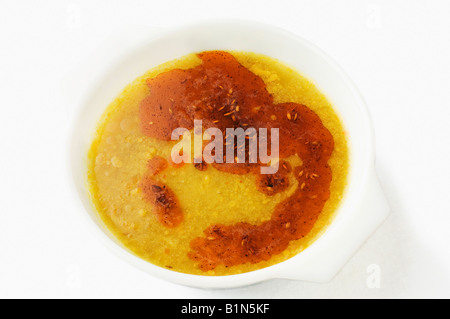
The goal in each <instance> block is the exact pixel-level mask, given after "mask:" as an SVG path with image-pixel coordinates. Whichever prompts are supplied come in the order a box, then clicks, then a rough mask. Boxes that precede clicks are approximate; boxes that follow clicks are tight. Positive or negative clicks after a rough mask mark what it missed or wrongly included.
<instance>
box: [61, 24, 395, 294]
mask: <svg viewBox="0 0 450 319" xmlns="http://www.w3.org/2000/svg"><path fill="white" fill-rule="evenodd" d="M115 45H116V46H120V45H121V43H115ZM205 50H237V51H251V52H255V53H261V54H265V55H268V56H270V57H273V58H275V59H278V60H280V61H282V62H284V63H285V64H287V65H289V66H291V67H293V68H294V69H297V70H298V71H299V72H300V73H301V74H303V75H304V76H306V77H307V78H309V79H310V80H311V81H312V82H313V83H315V85H316V86H317V87H318V88H319V90H321V91H322V92H323V93H324V94H325V95H326V96H327V98H328V99H329V100H330V102H331V103H332V105H333V106H334V108H335V111H336V112H337V113H338V115H339V116H340V117H341V119H342V121H343V125H344V126H345V129H346V131H347V132H348V136H349V147H350V170H349V177H348V178H349V179H348V181H349V182H348V187H347V190H346V193H345V196H344V198H343V200H342V203H341V205H340V207H339V209H338V211H337V213H336V214H337V215H336V218H335V219H334V221H333V223H332V224H331V225H330V226H329V227H328V228H327V229H326V231H325V233H324V234H323V235H322V236H321V237H320V238H318V239H317V240H316V241H315V242H314V243H313V244H312V245H310V246H309V247H308V248H307V249H306V250H304V251H303V252H301V253H299V254H298V255H296V256H294V257H293V258H291V259H289V260H287V261H284V262H282V263H279V264H276V265H273V266H270V267H267V268H264V269H261V270H257V271H252V272H249V273H244V274H239V275H231V276H215V277H214V276H213V277H211V276H198V275H188V274H183V273H178V272H175V271H171V270H168V269H164V268H161V267H158V266H155V265H153V264H151V263H149V262H147V261H144V260H142V259H140V258H138V257H137V256H135V255H134V254H132V253H131V252H130V251H129V250H128V249H126V248H125V247H124V246H123V245H122V244H121V243H120V242H119V241H118V240H117V239H116V238H115V237H114V236H113V235H112V234H111V232H110V231H109V230H108V229H107V228H106V227H105V225H104V224H103V223H102V221H101V220H100V218H99V216H98V214H97V212H96V210H95V208H94V206H93V204H92V202H91V200H90V197H89V193H88V189H87V187H86V185H87V152H88V149H89V147H90V144H91V141H92V139H93V136H94V133H95V129H96V126H97V123H98V120H99V119H100V117H101V115H102V113H103V112H104V110H105V108H106V107H107V106H108V105H109V104H110V102H111V101H113V100H114V98H115V97H116V96H117V94H118V93H119V92H121V91H122V89H123V88H124V87H125V86H126V85H127V84H128V83H130V82H132V81H133V80H134V79H135V78H137V77H139V76H141V75H142V74H143V73H144V72H145V71H147V70H149V69H151V68H153V67H155V66H157V65H159V64H161V63H163V62H166V61H169V60H172V59H176V58H178V57H181V56H184V55H186V54H188V53H192V52H198V51H205ZM125 51H126V52H123V54H122V53H121V56H120V57H119V58H117V59H116V60H115V61H113V63H109V64H107V65H101V63H99V61H96V64H93V65H92V66H91V67H92V69H90V71H91V72H92V74H94V73H95V72H94V71H95V68H97V69H98V70H101V71H100V74H99V76H98V77H96V80H95V81H94V82H95V83H92V84H91V85H90V87H89V88H86V89H81V92H80V91H78V94H79V100H78V101H79V103H78V110H77V116H76V118H75V121H74V126H73V131H72V136H71V141H70V154H69V157H70V171H71V172H70V173H71V177H72V178H73V183H72V184H73V185H74V186H75V187H74V192H75V196H76V202H78V203H81V204H82V206H83V207H82V208H80V211H81V213H82V214H84V215H86V216H87V217H88V222H89V225H91V226H93V230H94V231H95V232H96V233H97V234H98V235H99V237H100V238H101V240H102V241H103V242H104V243H105V244H106V245H107V246H108V247H109V248H110V249H111V250H112V251H113V252H115V253H116V254H117V255H118V256H120V257H121V258H122V259H124V260H126V261H128V262H129V263H130V264H132V265H135V266H137V267H139V268H140V269H142V270H144V271H145V272H147V273H149V274H151V275H154V276H156V277H159V278H163V279H166V280H168V281H171V282H174V283H179V284H183V285H188V286H194V287H202V288H229V287H237V286H243V285H249V284H253V283H257V282H261V281H265V280H268V279H273V278H284V279H293V280H303V281H312V282H328V281H330V280H331V279H332V278H333V277H334V276H335V275H336V274H337V273H338V271H339V270H340V269H341V268H342V267H343V266H344V264H345V263H346V262H347V261H348V260H349V259H350V257H351V256H352V255H353V254H354V253H355V252H356V251H357V249H358V248H359V247H360V246H361V245H362V244H363V243H364V242H365V240H366V239H367V238H368V237H369V236H370V235H371V234H372V233H373V232H374V231H375V229H376V228H377V227H378V226H379V225H380V224H381V223H382V221H383V220H384V219H385V218H386V217H387V215H388V214H389V207H388V205H387V202H386V200H385V197H384V195H383V193H382V190H381V189H380V186H379V182H378V180H377V177H376V174H375V168H374V158H375V152H374V137H373V131H372V124H371V121H370V118H369V114H368V111H367V109H366V105H365V102H364V101H363V99H362V97H361V95H360V94H359V92H358V90H357V89H356V88H355V86H354V84H353V83H352V82H351V81H350V79H349V78H348V77H347V75H346V74H345V73H344V72H343V71H342V70H341V68H340V67H339V66H338V65H337V64H336V63H335V62H333V61H332V60H331V59H330V58H329V57H328V56H327V55H326V54H324V53H323V52H322V51H321V50H320V49H318V48H317V47H315V46H314V45H312V44H311V43H309V42H308V41H306V40H304V39H302V38H300V37H298V36H296V35H294V34H291V33H288V32H286V31H283V30H280V29H278V28H275V27H273V26H269V25H263V24H259V23H254V22H245V21H235V20H233V21H211V22H202V23H197V24H192V25H186V26H183V27H179V28H176V29H174V30H170V31H165V32H160V33H159V34H157V35H155V34H154V33H151V32H149V34H148V36H143V37H141V38H140V39H139V40H138V41H137V43H135V45H133V46H132V48H131V49H127V50H125ZM100 62H101V61H100ZM97 74H98V72H97Z"/></svg>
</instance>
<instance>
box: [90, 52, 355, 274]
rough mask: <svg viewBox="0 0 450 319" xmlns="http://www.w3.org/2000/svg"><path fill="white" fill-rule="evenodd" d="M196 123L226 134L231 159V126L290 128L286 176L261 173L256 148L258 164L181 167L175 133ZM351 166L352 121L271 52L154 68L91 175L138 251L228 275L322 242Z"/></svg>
mask: <svg viewBox="0 0 450 319" xmlns="http://www.w3.org/2000/svg"><path fill="white" fill-rule="evenodd" d="M194 120H201V121H202V125H203V130H206V129H208V128H217V129H219V130H220V131H222V132H224V134H223V139H224V140H223V141H224V149H223V151H224V152H223V153H224V155H223V156H224V157H223V160H224V162H226V156H227V154H226V151H225V147H226V134H225V132H226V128H243V129H248V128H255V129H256V131H257V132H258V130H259V129H261V128H266V129H268V131H269V132H270V130H271V129H273V128H277V129H279V154H280V159H279V161H278V171H277V172H276V173H273V174H261V170H260V169H261V168H262V167H264V166H266V165H267V163H263V162H261V161H258V162H256V163H249V161H248V158H249V156H250V153H251V150H250V148H249V146H248V145H249V144H250V141H248V142H249V143H247V144H246V146H245V147H244V148H245V149H244V153H245V154H246V155H247V156H246V158H247V162H246V163H240V164H236V163H211V164H207V163H205V162H201V163H181V164H176V163H174V162H173V161H172V158H171V152H172V149H173V147H174V146H175V145H176V144H177V143H178V142H179V141H172V140H171V135H172V131H173V130H174V129H176V128H178V127H183V128H186V129H188V130H190V131H191V132H192V134H193V133H194V132H193V131H194ZM197 133H198V132H197ZM216 138H217V137H216ZM213 140H214V139H213ZM248 140H250V138H248ZM268 140H269V142H270V138H269V139H268ZM210 142H211V141H210V140H207V139H205V141H203V147H205V146H207V145H208V143H210ZM269 144H270V143H269ZM236 146H237V145H236ZM193 149H194V147H193V148H192V150H193ZM270 149H271V147H270V145H269V146H268V150H269V152H270ZM236 151H237V150H236ZM192 152H193V151H192ZM190 155H192V154H190ZM192 156H193V155H192ZM348 161H349V160H348V147H347V141H346V134H345V131H344V128H343V126H342V124H341V122H340V119H339V117H338V116H337V115H336V113H335V112H334V110H333V108H332V105H331V104H330V102H329V101H328V100H327V99H326V97H325V96H324V95H323V94H322V93H321V92H320V91H319V90H318V89H317V88H316V87H315V86H314V84H313V83H312V82H310V81H309V80H308V79H306V78H305V77H303V76H302V75H300V74H299V73H298V72H297V71H294V70H293V69H291V68H289V67H288V66H286V65H284V64H283V63H281V62H279V61H277V60H275V59H272V58H270V57H267V56H264V55H260V54H256V53H250V52H225V51H207V52H200V53H195V54H190V55H187V56H185V57H183V58H180V59H177V60H175V61H170V62H167V63H165V64H163V65H160V66H158V67H156V68H155V69H152V70H150V71H148V72H147V73H146V74H144V75H143V76H142V77H140V78H138V79H136V80H135V81H134V82H133V83H131V84H129V85H128V86H127V87H126V88H125V89H124V91H123V92H122V93H121V94H120V95H119V96H118V97H117V98H116V100H114V101H113V102H112V103H111V104H110V105H109V106H108V108H107V109H106V111H105V114H104V115H103V117H102V119H101V121H100V123H99V125H98V129H97V133H96V136H95V138H94V141H93V143H92V146H91V149H90V151H89V156H88V162H89V174H88V180H89V189H90V193H91V198H92V201H93V203H94V205H95V207H96V209H97V211H98V214H99V215H100V217H101V219H102V220H103V221H104V223H105V226H106V227H107V228H108V229H109V230H110V231H111V232H112V233H113V234H114V236H116V237H117V238H118V240H119V241H120V242H121V243H122V244H123V245H124V247H126V248H127V249H128V250H129V251H131V252H132V253H133V254H135V255H137V256H138V257H140V258H142V259H144V260H147V261H148V262H151V263H153V264H155V265H158V266H160V267H164V268H167V269H171V270H173V271H178V272H183V273H189V274H198V275H206V276H222V275H231V274H238V273H244V272H249V271H253V270H257V269H261V268H264V267H268V266H271V265H274V264H277V263H280V262H282V261H284V260H286V259H288V258H291V257H293V256H295V255H296V254H299V253H301V251H302V250H304V249H305V248H306V247H308V246H309V245H311V243H312V242H313V241H314V240H316V239H317V238H318V237H319V236H320V235H321V234H322V233H323V232H324V231H325V230H326V228H327V226H328V225H329V224H330V223H331V221H332V220H333V217H334V215H335V212H336V210H337V208H338V206H339V203H340V201H341V199H342V197H343V195H344V191H345V187H346V181H347V173H348ZM271 164H273V163H271Z"/></svg>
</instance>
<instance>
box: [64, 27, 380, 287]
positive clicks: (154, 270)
mask: <svg viewBox="0 0 450 319" xmlns="http://www.w3.org/2000/svg"><path fill="white" fill-rule="evenodd" d="M230 24H232V25H234V26H236V25H238V26H239V27H241V28H244V29H245V28H251V29H258V30H260V31H261V32H271V33H277V34H278V35H279V36H280V37H283V38H286V40H290V41H295V42H300V43H301V45H303V46H306V47H307V48H308V49H309V50H311V51H312V52H314V54H317V55H319V56H320V59H321V60H322V61H324V62H325V63H327V64H328V66H329V67H331V68H332V69H334V71H335V72H336V74H338V75H339V78H340V79H341V80H342V81H344V82H345V86H346V87H347V88H348V89H350V90H351V92H352V94H353V95H354V98H355V101H357V103H355V104H357V106H358V109H359V111H360V114H359V115H358V116H359V117H360V120H361V121H363V122H364V127H365V128H366V132H365V136H366V142H367V145H366V153H365V160H366V162H365V165H364V168H365V169H364V176H361V177H360V178H359V180H360V181H361V184H360V185H359V186H360V192H361V194H362V193H363V190H364V188H365V185H366V184H367V183H368V179H369V175H370V172H371V171H372V170H373V169H374V161H375V142H374V134H373V126H372V121H371V118H370V114H369V110H368V108H367V105H366V102H365V101H364V99H363V97H362V94H361V93H360V91H359V90H358V89H357V87H356V85H355V84H354V83H353V81H352V80H351V79H350V77H349V76H348V75H347V73H346V72H345V71H344V70H343V69H342V67H341V66H340V65H339V64H338V63H337V62H336V61H334V60H333V59H332V58H331V57H330V56H329V55H328V54H326V53H325V52H324V51H323V50H322V49H320V48H319V47H318V46H316V45H315V44H313V43H311V42H310V41H309V40H307V39H305V38H303V37H302V36H299V35H298V34H294V33H292V32H290V31H287V30H285V29H283V28H280V27H278V26H275V25H271V24H267V23H262V22H258V21H252V20H243V19H220V20H212V19H205V20H202V21H195V22H190V23H183V24H179V25H177V26H174V27H171V28H167V29H164V30H160V31H159V32H157V35H156V36H155V34H151V33H149V37H148V39H147V40H148V42H145V43H142V44H141V45H140V46H139V45H138V46H135V47H134V48H133V49H132V51H133V52H136V51H139V50H140V49H142V48H143V47H145V46H147V45H149V43H150V42H151V41H155V40H158V39H161V38H164V37H168V36H173V35H175V34H177V33H178V32H180V31H185V30H187V29H191V30H195V29H196V28H211V27H212V26H214V27H226V26H227V25H230ZM133 52H131V51H129V52H128V53H127V54H124V55H123V56H122V58H121V59H122V60H123V61H125V60H127V59H128V58H129V57H130V56H131V55H132V54H133ZM120 62H121V61H115V62H114V63H113V64H117V63H120ZM110 68H111V66H107V69H110ZM106 73H107V72H106ZM106 73H105V74H106ZM101 78H102V76H101V77H100V80H97V81H95V82H96V85H93V86H92V87H91V88H90V89H88V90H87V91H88V92H87V93H86V94H83V97H82V98H81V99H80V101H79V103H77V108H76V110H75V115H74V117H73V120H72V121H71V125H70V128H69V143H68V148H69V151H68V152H67V154H68V162H69V163H68V164H69V165H68V168H69V169H68V173H69V178H70V179H71V180H72V182H71V188H72V192H73V193H74V195H75V197H76V202H77V203H78V205H79V206H80V207H79V208H78V209H80V210H83V213H82V215H83V216H84V219H85V220H86V222H87V224H88V227H89V228H90V229H91V232H92V233H93V234H95V235H96V237H97V238H98V239H99V240H100V241H101V242H102V243H103V244H104V245H105V246H106V247H107V248H109V250H110V251H112V252H113V253H114V254H115V255H117V256H118V257H119V258H121V259H122V260H124V261H127V262H128V263H129V264H131V265H134V266H135V267H137V268H138V269H141V270H142V271H144V272H146V273H149V274H151V275H153V276H154V277H156V278H161V279H164V280H167V281H169V282H172V283H177V284H181V285H185V286H192V287H198V288H234V287H239V286H246V285H251V284H255V283H259V282H263V281H266V280H269V279H275V278H282V275H280V272H282V271H283V269H284V268H283V265H284V264H286V263H288V262H290V263H292V262H293V261H292V260H293V259H294V258H295V257H298V255H301V254H303V253H304V252H305V251H306V250H308V249H311V248H312V247H314V245H315V244H316V243H317V242H319V241H320V240H321V239H323V236H319V237H318V238H317V239H315V240H314V242H313V243H312V244H311V245H309V246H308V248H307V249H306V250H304V251H303V252H301V253H300V254H298V255H297V256H294V257H291V258H290V259H287V260H285V261H283V262H280V263H277V264H274V265H272V266H269V267H266V268H262V269H258V270H254V271H250V272H246V273H241V274H234V275H226V276H203V275H193V274H186V273H181V272H176V271H173V270H169V269H165V268H162V267H159V266H156V265H154V264H152V263H150V262H147V261H145V260H143V259H141V258H140V257H138V256H136V255H134V254H133V253H132V252H131V251H129V250H128V249H126V248H125V247H123V246H120V245H118V243H116V242H114V241H113V240H111V238H110V236H108V235H107V234H106V233H105V231H104V229H101V227H99V225H98V224H97V223H96V222H95V221H94V220H93V219H92V217H91V216H89V214H88V213H87V212H86V207H85V206H84V205H82V203H81V201H80V196H82V195H81V194H80V189H79V188H77V186H76V183H75V182H74V174H75V173H74V170H73V156H72V153H73V144H74V142H73V141H74V139H75V135H76V132H77V127H78V123H79V122H80V121H81V119H82V112H83V109H84V108H85V107H86V102H87V101H88V100H89V99H90V98H91V97H92V95H93V94H95V93H94V92H95V90H96V88H97V87H98V86H99V85H101ZM349 173H350V172H349ZM344 197H346V195H345V196H344ZM355 205H356V204H355ZM350 208H351V207H350ZM337 222H338V221H333V222H332V224H331V225H330V226H329V227H331V226H333V225H334V224H336V223H337ZM329 227H327V228H329Z"/></svg>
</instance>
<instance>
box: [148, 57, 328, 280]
mask: <svg viewBox="0 0 450 319" xmlns="http://www.w3.org/2000/svg"><path fill="white" fill-rule="evenodd" d="M198 57H199V58H200V59H201V60H202V64H201V65H199V66H197V67H194V68H191V69H188V70H180V69H175V70H171V71H168V72H165V73H162V74H160V75H158V76H156V77H155V78H152V79H149V80H148V81H147V84H148V86H149V88H150V94H149V95H148V96H147V97H146V98H145V99H144V100H143V101H142V103H141V105H140V119H141V129H142V132H143V133H144V134H145V135H147V136H150V137H153V138H158V139H161V140H166V141H169V140H170V139H171V134H172V131H173V130H174V129H176V128H178V127H185V128H187V129H193V126H194V120H195V119H197V120H202V121H203V127H204V128H205V129H207V128H210V127H215V128H218V129H220V130H221V131H222V132H225V130H226V128H238V127H242V128H244V129H246V128H248V127H253V128H255V129H256V130H257V131H258V129H259V128H267V130H268V132H270V129H271V128H278V129H279V136H280V138H279V139H280V140H279V148H280V149H279V151H280V158H286V157H289V156H291V155H298V156H299V157H300V158H301V159H302V161H303V165H302V166H300V167H296V168H294V169H293V168H291V166H290V165H289V164H288V163H287V162H284V161H281V162H280V168H279V171H278V172H277V173H276V174H273V175H261V174H260V167H261V165H264V164H262V163H260V162H258V163H256V164H250V163H245V164H227V163H224V164H219V163H214V164H212V165H213V166H214V167H215V168H217V169H219V170H221V171H225V172H229V173H233V174H248V173H251V174H255V175H257V183H256V185H255V187H257V189H258V190H259V191H261V192H263V193H264V194H266V195H269V196H272V195H274V194H276V193H279V192H282V191H284V190H286V189H287V188H288V186H289V178H288V174H290V173H293V174H294V176H295V178H296V179H297V181H298V187H297V188H296V190H295V192H294V194H293V195H292V196H290V197H289V198H287V199H286V200H284V201H283V202H281V203H279V204H278V205H277V206H276V208H275V210H274V212H273V214H272V217H271V219H270V220H268V221H265V222H263V223H261V224H259V225H252V224H249V223H236V224H233V225H223V224H213V225H211V226H209V227H208V228H207V229H206V230H205V231H204V234H205V236H204V237H197V238H194V239H193V240H192V241H191V243H190V248H191V251H190V252H189V253H188V257H189V258H190V259H192V260H194V261H197V262H198V264H199V268H200V269H201V270H203V271H208V270H212V269H214V268H216V267H217V266H218V265H220V264H223V265H225V266H226V267H230V266H234V265H239V264H243V263H247V262H250V263H258V262H261V261H264V260H268V259H270V258H271V256H272V255H274V254H279V253H281V252H282V251H284V250H285V249H286V248H287V247H288V245H289V243H290V242H291V241H293V240H296V239H300V238H302V237H304V236H305V235H307V234H308V233H309V232H310V230H311V228H312V227H313V225H314V223H315V222H316V220H317V218H318V216H319V215H320V213H321V211H322V208H323V206H324V204H325V202H326V201H327V200H328V198H329V195H330V191H329V187H330V183H331V179H332V172H331V169H330V167H329V166H328V164H327V163H328V159H329V158H330V156H331V153H332V152H333V149H334V141H333V137H332V135H331V133H330V132H329V131H328V130H327V129H326V128H325V127H324V126H323V124H322V121H321V120H320V118H319V117H318V116H317V115H316V114H315V113H314V112H313V111H312V110H310V109H309V108H308V107H306V106H304V105H301V104H297V103H281V104H274V102H273V97H272V96H271V95H270V94H269V92H268V91H267V88H266V85H265V83H264V81H263V80H262V79H261V78H260V77H259V76H257V75H255V74H254V73H252V72H251V71H249V70H248V69H247V68H245V67H244V66H243V65H241V64H240V63H239V62H238V61H237V60H236V59H235V58H234V57H233V56H232V55H231V54H229V53H227V52H222V51H208V52H203V53H200V54H198ZM268 140H269V141H270V138H268ZM268 149H270V146H268ZM247 152H248V149H247ZM224 154H225V152H224ZM224 162H225V161H224ZM197 168H199V169H202V170H203V169H204V167H203V165H202V166H201V167H197ZM142 185H143V189H144V197H145V199H146V200H148V201H149V202H151V203H153V204H154V205H155V203H156V206H157V211H159V213H158V212H157V214H158V216H159V219H160V220H161V222H162V223H163V224H165V225H166V226H169V227H175V226H176V225H178V224H179V223H180V222H181V221H182V212H181V210H180V207H179V205H178V202H177V200H176V197H175V195H174V194H173V193H172V192H171V191H170V190H169V189H168V188H167V187H166V186H165V185H162V184H158V183H156V182H155V180H153V179H152V178H150V177H146V178H144V180H143V181H142ZM154 186H157V187H154ZM161 194H165V195H166V196H165V197H166V199H167V197H168V198H170V203H169V204H167V203H166V201H165V200H162V202H163V203H161V202H158V199H157V198H158V196H159V195H161ZM163 199H164V198H163ZM172 202H173V203H172ZM164 203H165V204H164Z"/></svg>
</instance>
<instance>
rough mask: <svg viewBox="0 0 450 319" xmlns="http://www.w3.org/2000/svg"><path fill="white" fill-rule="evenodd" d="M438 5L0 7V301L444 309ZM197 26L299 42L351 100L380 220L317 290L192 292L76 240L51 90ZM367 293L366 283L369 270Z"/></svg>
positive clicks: (449, 98)
mask: <svg viewBox="0 0 450 319" xmlns="http://www.w3.org/2000/svg"><path fill="white" fill-rule="evenodd" d="M449 12H450V2H449V1H445V0H441V1H439V0H432V1H425V0H421V1H419V0H385V1H382V0H345V1H343V0H302V1H282V0H278V1H265V0H264V1H263V0H246V1H243V0H239V1H236V0H227V1H211V0H204V1H198V0H190V1H185V0H179V1H168V0H164V1H162V0H159V1H150V0H129V1H117V0H103V1H88V0H86V1H75V0H71V1H69V0H54V1H50V0H47V1H40V2H39V4H38V3H37V2H36V1H31V0H29V1H25V0H22V1H16V0H11V1H10V0H0V88H1V89H0V93H1V98H0V107H1V113H0V114H1V117H0V119H1V120H0V136H1V141H0V147H1V148H0V152H1V155H0V297H2V298H432V297H437V298H448V297H450V292H449V288H448V287H449V286H450V270H449V269H450V248H449V244H450V227H449V226H450V223H449V221H450V217H449V213H450V200H449V197H450V186H449V185H450V168H449V166H450V147H449V145H450V144H449V140H450V127H449V119H450V37H449V34H450V19H448V13H449ZM204 18H209V19H210V18H243V19H249V20H256V21H261V22H265V23H269V24H273V25H276V26H279V27H282V28H285V29H287V30H289V31H292V32H294V33H297V34H299V35H301V36H303V37H304V38H306V39H308V40H310V41H312V42H313V43H315V44H316V45H318V46H319V47H321V48H322V49H323V50H324V51H326V52H327V53H328V54H329V55H330V56H331V57H332V58H333V59H334V60H336V61H337V62H338V63H339V64H340V65H341V66H342V67H343V68H344V69H345V70H346V72H347V73H348V74H349V75H350V77H351V78H352V79H353V80H354V82H355V83H356V85H357V86H358V87H359V89H360V90H361V92H362V94H363V95H364V97H365V99H366V101H367V103H368V106H369V108H370V112H371V114H372V117H373V122H374V126H375V130H376V144H377V170H378V175H379V177H380V180H381V183H382V186H383V188H384V190H385V192H386V195H387V197H388V200H389V202H390V206H391V209H392V213H391V215H390V217H389V218H388V219H387V220H386V221H385V222H384V224H383V225H382V226H381V227H380V228H379V229H378V230H377V232H376V233H375V234H374V235H373V236H372V237H371V238H370V239H369V240H368V241H367V242H366V243H365V244H364V246H363V247H362V248H361V249H360V250H359V251H358V252H357V253H356V254H355V255H354V257H353V258H352V259H351V260H350V261H349V262H348V263H347V264H346V266H345V267H344V268H343V269H342V270H341V272H340V273H339V274H338V275H337V276H336V277H335V278H334V279H333V281H331V282H330V283H327V284H314V283H304V282H295V281H288V280H274V281H269V282H265V283H262V284H257V285H253V286H249V287H245V288H239V289H231V290H201V289H194V288H188V287H183V286H177V285H175V284H171V283H167V282H164V281H162V280H160V279H157V278H153V277H150V276H149V275H147V274H144V273H142V272H141V271H139V270H136V269H135V268H133V267H132V266H130V265H128V264H126V263H124V262H123V261H121V260H119V259H118V258H117V257H116V256H115V255H112V254H111V253H110V252H109V251H108V250H107V249H105V248H104V246H103V245H102V244H101V243H100V242H99V241H98V240H97V238H96V237H95V236H93V235H92V234H91V233H90V232H88V231H87V229H86V227H85V224H84V222H83V220H82V218H81V212H79V211H77V210H76V209H75V207H78V206H77V205H74V202H73V200H74V199H73V198H72V196H71V194H70V192H69V190H68V187H67V185H68V180H67V179H66V176H65V171H66V166H65V165H66V163H65V156H66V154H65V150H66V149H65V144H66V141H67V133H68V132H67V128H68V124H69V122H70V120H71V112H72V111H73V110H71V109H70V106H68V105H69V104H67V102H66V100H65V99H64V96H63V94H62V90H61V83H63V81H64V79H65V78H67V77H68V76H70V74H71V72H74V70H76V69H77V67H78V66H79V65H81V64H82V63H83V62H84V61H85V60H86V59H87V58H88V57H89V56H90V55H91V54H92V53H93V52H95V51H96V49H97V48H98V47H99V46H100V45H101V44H102V42H103V41H105V40H106V39H108V38H110V37H111V36H112V35H114V33H115V32H119V31H120V30H122V29H123V28H127V27H130V26H133V25H134V26H136V25H141V26H148V27H149V28H156V29H160V28H165V27H170V26H176V25H179V24H181V23H184V22H191V21H196V20H200V19H204ZM374 265H375V267H376V268H377V269H378V270H379V271H380V279H381V281H380V286H379V287H373V285H371V284H370V283H371V281H370V275H371V270H372V269H373V268H372V267H374Z"/></svg>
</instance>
